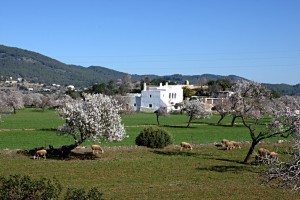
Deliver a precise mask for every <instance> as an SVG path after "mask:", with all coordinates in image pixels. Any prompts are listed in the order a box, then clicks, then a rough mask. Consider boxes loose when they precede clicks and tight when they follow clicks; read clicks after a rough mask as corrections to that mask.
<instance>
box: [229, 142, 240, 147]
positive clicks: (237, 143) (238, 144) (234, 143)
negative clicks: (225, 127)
mask: <svg viewBox="0 0 300 200" xmlns="http://www.w3.org/2000/svg"><path fill="white" fill-rule="evenodd" d="M230 142H232V144H233V146H234V147H235V148H239V149H240V148H241V143H240V142H235V141H230Z"/></svg>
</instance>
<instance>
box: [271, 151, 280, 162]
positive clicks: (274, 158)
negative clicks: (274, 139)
mask: <svg viewBox="0 0 300 200" xmlns="http://www.w3.org/2000/svg"><path fill="white" fill-rule="evenodd" d="M270 159H271V160H272V161H278V153H276V152H274V151H272V152H270Z"/></svg>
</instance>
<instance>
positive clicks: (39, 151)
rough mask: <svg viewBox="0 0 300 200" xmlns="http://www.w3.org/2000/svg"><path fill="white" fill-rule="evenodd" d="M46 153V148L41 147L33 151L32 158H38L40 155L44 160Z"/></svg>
mask: <svg viewBox="0 0 300 200" xmlns="http://www.w3.org/2000/svg"><path fill="white" fill-rule="evenodd" d="M46 154H47V150H46V149H41V150H37V151H36V152H35V153H34V156H33V159H34V160H35V159H40V158H41V157H43V158H44V160H46Z"/></svg>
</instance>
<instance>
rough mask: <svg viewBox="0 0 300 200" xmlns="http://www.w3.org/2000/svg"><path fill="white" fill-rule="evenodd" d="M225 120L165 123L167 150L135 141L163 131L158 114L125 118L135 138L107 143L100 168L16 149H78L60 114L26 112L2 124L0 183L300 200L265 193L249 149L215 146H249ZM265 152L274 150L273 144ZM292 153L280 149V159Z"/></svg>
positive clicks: (124, 193) (126, 193) (146, 194)
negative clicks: (16, 179) (151, 129)
mask: <svg viewBox="0 0 300 200" xmlns="http://www.w3.org/2000/svg"><path fill="white" fill-rule="evenodd" d="M218 118H219V116H217V115H215V116H213V117H212V118H211V119H205V120H195V121H194V122H193V123H192V124H191V126H190V128H185V126H186V124H187V120H188V118H187V116H186V115H171V116H169V117H160V124H161V127H162V128H163V129H165V130H167V131H169V132H170V133H171V134H172V135H173V137H174V139H175V144H174V145H171V146H169V147H167V148H165V149H148V148H145V147H136V146H135V145H134V140H135V137H136V136H137V135H138V133H139V132H140V131H141V130H142V129H143V128H144V127H145V126H149V125H153V126H156V116H155V114H154V113H137V114H134V115H129V116H123V117H122V119H123V123H124V125H125V128H126V132H127V134H128V135H129V137H128V138H126V139H124V141H122V142H118V143H108V142H107V143H102V144H101V145H102V146H103V147H104V150H105V153H104V154H99V155H98V159H96V160H79V159H73V160H57V159H47V160H45V161H44V160H39V161H36V160H33V159H32V157H28V156H26V155H22V154H18V153H16V152H17V151H16V150H15V149H30V148H34V147H39V146H46V147H47V145H49V144H51V145H54V146H55V147H59V146H61V145H64V144H72V143H73V141H72V139H71V138H68V137H66V136H60V135H57V133H56V131H55V128H56V127H57V126H59V125H62V124H63V123H64V121H63V120H62V119H60V118H59V117H58V116H57V114H56V113H55V111H53V110H46V111H44V112H42V111H40V110H36V109H24V110H18V112H17V114H16V115H6V116H2V123H1V124H0V149H1V150H0V163H1V165H0V176H8V175H10V174H22V175H25V174H26V175H30V176H31V177H33V178H37V177H47V178H52V177H56V178H57V179H58V180H59V182H60V183H61V184H62V185H63V191H66V189H67V188H68V187H77V188H79V187H84V188H88V189H89V188H91V187H92V186H95V187H97V188H99V190H100V191H101V192H103V193H104V196H103V197H104V198H105V199H299V192H294V193H291V192H288V191H284V190H282V189H281V188H274V187H270V186H269V185H262V184H261V181H262V178H261V176H260V172H261V171H263V169H264V168H265V166H261V165H250V164H249V165H245V164H242V163H241V161H243V159H244V157H245V156H246V153H247V151H248V146H243V147H242V149H235V150H231V151H226V150H224V149H223V148H217V147H215V146H214V145H212V143H213V142H220V141H221V140H222V139H223V138H228V139H231V140H236V141H246V140H249V133H248V131H247V129H245V128H244V127H243V126H242V125H241V123H240V122H239V121H237V125H236V126H234V127H230V126H229V123H230V120H231V119H230V118H226V119H225V120H224V121H223V122H222V124H223V125H221V126H216V125H215V123H216V122H217V120H218ZM181 141H187V142H190V143H192V144H194V149H193V150H192V151H187V150H184V151H182V152H181V151H179V146H178V144H179V143H180V142H181ZM90 143H91V142H86V145H88V144H90ZM259 147H267V148H270V149H273V148H274V145H273V144H272V143H262V144H259ZM285 148H286V147H284V146H279V149H278V151H279V153H281V152H283V151H284V149H285Z"/></svg>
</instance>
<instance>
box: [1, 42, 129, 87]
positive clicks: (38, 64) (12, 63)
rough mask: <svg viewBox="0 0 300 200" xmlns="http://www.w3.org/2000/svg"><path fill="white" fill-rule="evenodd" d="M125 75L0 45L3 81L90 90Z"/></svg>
mask: <svg viewBox="0 0 300 200" xmlns="http://www.w3.org/2000/svg"><path fill="white" fill-rule="evenodd" d="M124 75H125V73H122V72H118V71H115V70H111V69H108V68H104V67H96V66H91V67H88V68H85V67H82V66H76V65H67V64H64V63H62V62H59V61H57V60H54V59H52V58H49V57H47V56H44V55H41V54H39V53H35V52H32V51H27V50H23V49H19V48H14V47H7V46H3V45H0V76H1V77H3V78H7V77H10V76H11V77H13V78H14V79H16V78H18V77H21V78H24V79H26V80H28V81H30V82H34V83H45V84H53V83H56V84H60V85H69V84H72V85H75V86H77V87H87V86H91V85H93V84H95V83H99V82H107V81H109V80H110V79H117V78H122V77H123V76H124Z"/></svg>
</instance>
